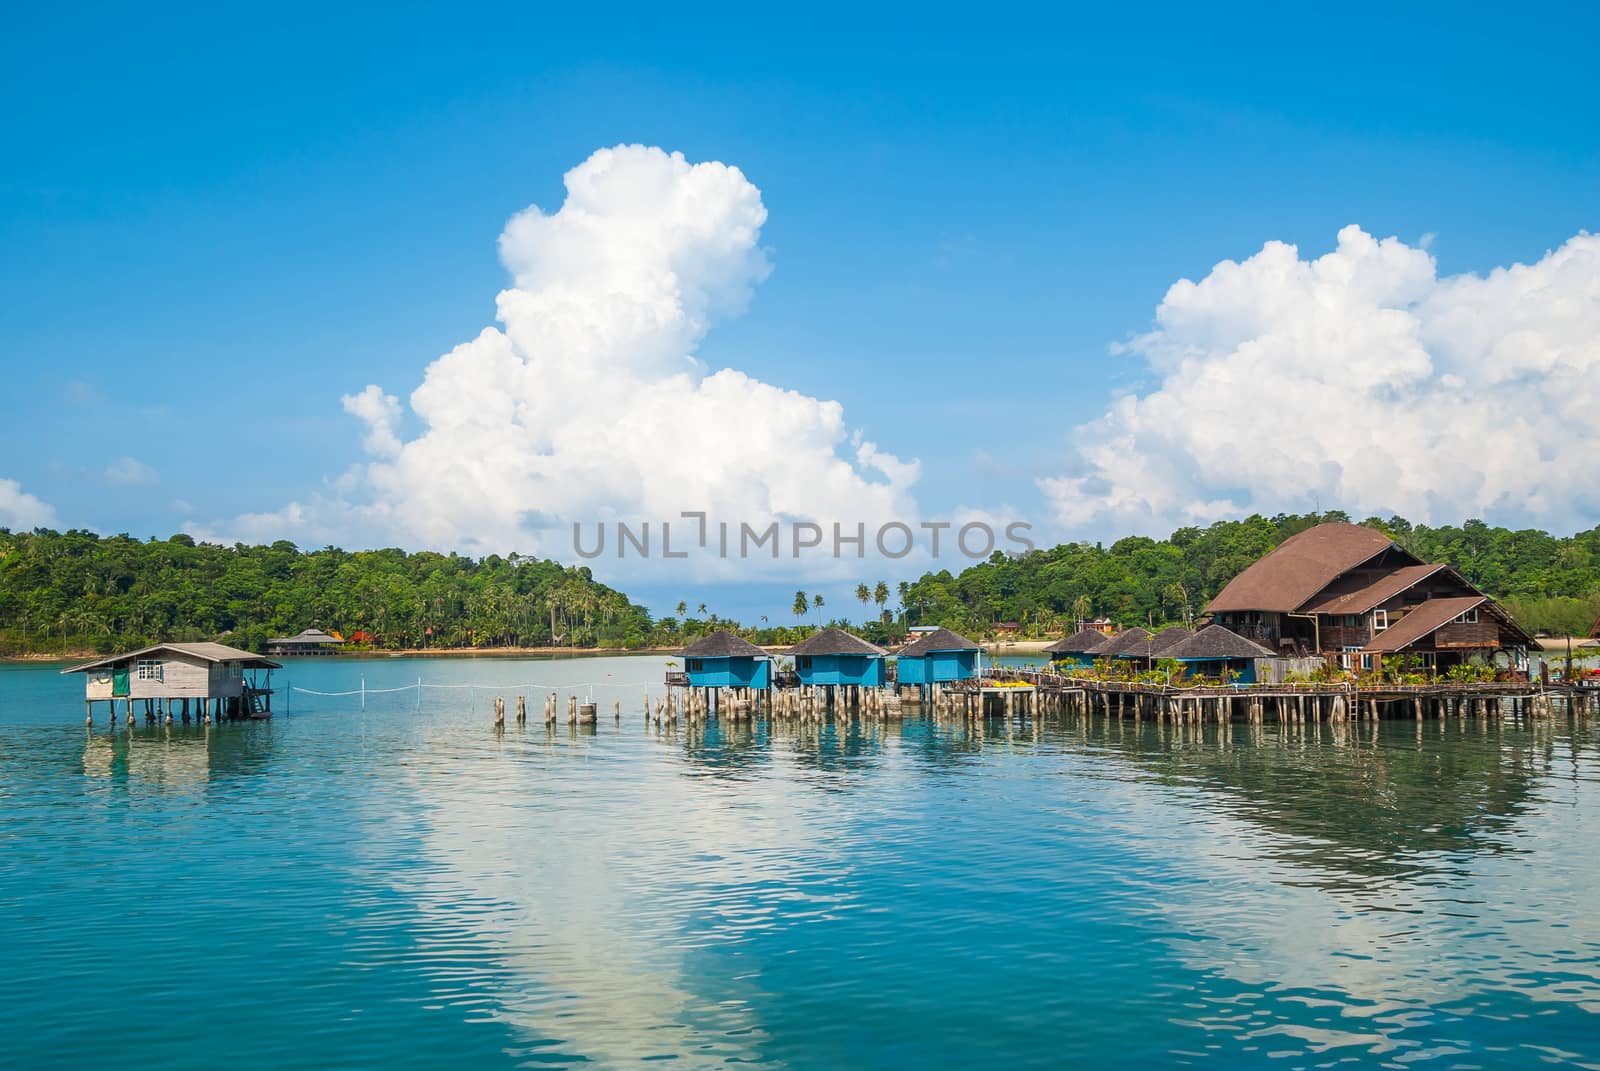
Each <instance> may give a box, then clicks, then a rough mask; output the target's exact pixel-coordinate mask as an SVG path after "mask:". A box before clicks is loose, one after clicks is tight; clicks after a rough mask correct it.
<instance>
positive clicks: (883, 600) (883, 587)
mask: <svg viewBox="0 0 1600 1071" xmlns="http://www.w3.org/2000/svg"><path fill="white" fill-rule="evenodd" d="M872 601H873V602H875V603H877V604H878V613H879V614H882V613H883V608H884V607H885V606H887V605H889V585H888V584H885V583H884V582H883V581H881V580H880V581H878V583H877V584H876V585H874V586H873V588H872Z"/></svg>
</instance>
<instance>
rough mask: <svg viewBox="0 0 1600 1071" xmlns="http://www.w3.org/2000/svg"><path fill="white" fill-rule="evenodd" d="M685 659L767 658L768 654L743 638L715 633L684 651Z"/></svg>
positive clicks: (727, 633) (701, 638)
mask: <svg viewBox="0 0 1600 1071" xmlns="http://www.w3.org/2000/svg"><path fill="white" fill-rule="evenodd" d="M683 657H684V658H765V657H767V652H765V651H763V650H762V649H761V648H759V647H757V646H756V645H755V644H753V643H751V642H750V641H749V640H747V639H745V638H744V637H742V636H735V635H734V634H733V633H731V632H722V631H718V632H713V633H712V634H711V635H709V636H702V637H700V638H699V639H698V640H695V641H694V642H693V643H691V644H690V645H689V646H687V647H685V648H684V649H683Z"/></svg>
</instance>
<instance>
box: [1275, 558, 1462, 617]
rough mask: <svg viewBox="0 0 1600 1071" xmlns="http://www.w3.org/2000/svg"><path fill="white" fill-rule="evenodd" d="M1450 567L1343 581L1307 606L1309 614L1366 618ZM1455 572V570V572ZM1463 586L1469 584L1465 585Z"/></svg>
mask: <svg viewBox="0 0 1600 1071" xmlns="http://www.w3.org/2000/svg"><path fill="white" fill-rule="evenodd" d="M1449 568H1450V567H1449V566H1448V565H1402V566H1401V567H1400V568H1398V569H1395V570H1393V571H1391V572H1387V573H1384V574H1382V575H1380V576H1376V577H1371V576H1365V577H1363V576H1356V577H1342V578H1340V579H1339V580H1336V581H1334V582H1333V583H1332V584H1329V585H1328V587H1327V588H1325V589H1324V590H1322V591H1321V592H1318V593H1317V596H1316V598H1314V599H1312V600H1311V601H1310V602H1308V603H1306V604H1305V607H1304V612H1305V613H1308V614H1364V613H1366V612H1367V611H1368V610H1371V609H1372V608H1373V607H1375V606H1382V605H1383V604H1384V603H1386V602H1388V601H1389V600H1390V599H1392V598H1394V597H1395V596H1396V595H1399V594H1400V593H1401V592H1403V591H1406V590H1408V589H1410V588H1414V587H1416V586H1417V585H1418V584H1420V583H1422V582H1423V581H1424V580H1426V579H1428V577H1430V576H1433V575H1434V574H1435V573H1438V572H1440V571H1441V570H1445V569H1449ZM1453 571H1454V570H1452V572H1453ZM1462 583H1463V585H1464V584H1465V583H1466V582H1465V581H1462Z"/></svg>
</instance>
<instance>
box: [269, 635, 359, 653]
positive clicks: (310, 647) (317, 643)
mask: <svg viewBox="0 0 1600 1071" xmlns="http://www.w3.org/2000/svg"><path fill="white" fill-rule="evenodd" d="M343 646H344V639H343V638H342V637H339V636H335V635H333V634H332V633H330V632H324V631H322V630H321V629H320V628H308V629H306V630H305V631H303V632H301V633H300V634H299V635H296V636H279V637H278V638H277V639H275V640H268V641H267V654H269V655H280V656H284V655H286V656H289V657H292V658H298V657H301V656H304V655H331V654H338V653H339V649H340V648H341V647H343Z"/></svg>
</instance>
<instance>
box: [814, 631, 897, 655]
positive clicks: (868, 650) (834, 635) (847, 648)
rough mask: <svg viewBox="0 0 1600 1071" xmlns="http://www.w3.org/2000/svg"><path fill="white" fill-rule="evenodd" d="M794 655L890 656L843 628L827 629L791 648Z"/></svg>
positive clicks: (880, 648)
mask: <svg viewBox="0 0 1600 1071" xmlns="http://www.w3.org/2000/svg"><path fill="white" fill-rule="evenodd" d="M789 653H790V654H792V655H867V656H868V657H874V656H875V657H878V658H882V657H883V656H884V655H886V654H888V653H889V652H888V651H885V650H884V649H883V648H882V647H877V646H874V645H873V644H870V643H868V642H867V641H866V640H864V639H862V638H861V637H859V636H852V635H851V634H850V633H848V632H846V631H845V630H844V629H842V628H825V629H823V630H822V631H821V632H818V633H816V634H815V635H813V636H808V637H806V638H805V639H804V640H802V641H801V642H800V643H797V644H795V645H794V646H793V647H791V648H789Z"/></svg>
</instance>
